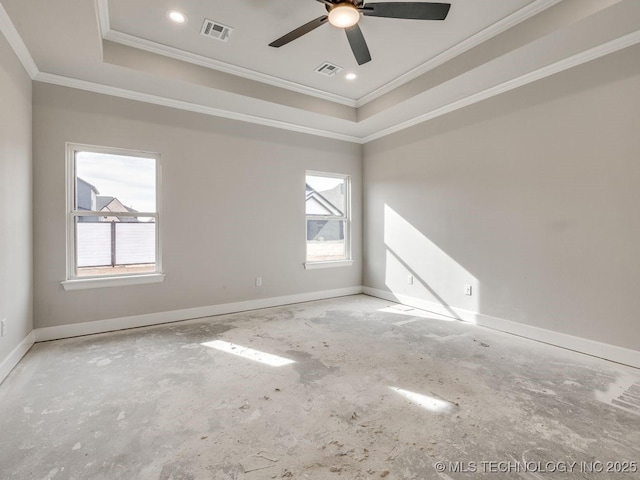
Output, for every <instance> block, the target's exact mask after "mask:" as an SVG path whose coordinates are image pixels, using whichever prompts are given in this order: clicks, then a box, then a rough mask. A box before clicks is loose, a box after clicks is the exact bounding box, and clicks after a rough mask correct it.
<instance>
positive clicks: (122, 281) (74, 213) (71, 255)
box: [62, 142, 164, 290]
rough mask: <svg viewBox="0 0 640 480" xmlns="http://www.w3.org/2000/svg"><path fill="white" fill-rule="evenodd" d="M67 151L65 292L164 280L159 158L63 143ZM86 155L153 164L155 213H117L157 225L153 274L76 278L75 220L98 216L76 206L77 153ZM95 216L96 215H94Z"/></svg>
mask: <svg viewBox="0 0 640 480" xmlns="http://www.w3.org/2000/svg"><path fill="white" fill-rule="evenodd" d="M65 149H66V171H65V173H66V182H65V183H66V185H65V190H66V198H65V201H66V279H65V280H64V281H63V282H62V286H63V287H64V289H65V290H80V289H86V288H100V287H115V286H124V285H138V284H144V283H159V282H162V281H163V280H164V274H163V270H162V241H161V239H162V235H161V216H162V202H161V199H162V163H161V156H160V154H159V153H156V152H148V151H143V150H132V149H125V148H116V147H104V146H96V145H86V144H80V143H70V142H67V143H66V144H65ZM78 152H89V153H98V154H107V155H119V156H127V157H139V158H150V159H153V160H154V161H155V174H156V175H155V181H156V185H155V186H156V209H155V212H136V213H132V212H118V216H120V217H151V218H153V219H154V221H155V226H156V238H155V241H156V245H155V247H156V252H155V253H156V261H155V271H153V272H145V273H125V274H112V275H95V276H82V277H80V276H78V274H77V265H76V264H77V252H76V219H77V218H79V217H86V216H101V215H100V212H96V211H84V210H78V209H77V206H76V195H77V192H76V188H77V182H76V179H77V176H76V153H78ZM96 214H97V215H96Z"/></svg>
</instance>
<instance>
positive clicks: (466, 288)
mask: <svg viewBox="0 0 640 480" xmlns="http://www.w3.org/2000/svg"><path fill="white" fill-rule="evenodd" d="M464 294H465V295H469V296H471V295H472V293H471V285H465V286H464Z"/></svg>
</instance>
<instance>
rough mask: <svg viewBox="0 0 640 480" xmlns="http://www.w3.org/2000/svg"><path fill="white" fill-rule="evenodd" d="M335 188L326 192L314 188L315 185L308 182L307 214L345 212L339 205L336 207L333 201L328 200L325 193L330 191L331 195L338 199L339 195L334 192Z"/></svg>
mask: <svg viewBox="0 0 640 480" xmlns="http://www.w3.org/2000/svg"><path fill="white" fill-rule="evenodd" d="M338 186H339V185H338ZM333 190H335V188H334V189H331V190H327V191H326V192H322V193H320V192H318V191H316V190H314V189H313V187H310V186H309V184H307V187H306V211H307V215H336V216H342V215H343V212H342V211H341V210H340V209H339V208H338V207H336V206H335V205H334V204H333V202H331V201H330V200H328V199H327V198H326V197H325V195H324V194H325V193H327V192H329V195H330V196H334V198H335V199H336V200H338V197H337V196H335V195H333V194H332V191H333ZM340 203H342V202H340Z"/></svg>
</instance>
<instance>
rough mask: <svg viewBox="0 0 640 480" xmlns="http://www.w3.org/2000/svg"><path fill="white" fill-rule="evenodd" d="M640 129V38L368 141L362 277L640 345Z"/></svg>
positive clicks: (579, 333) (527, 321) (573, 331)
mask: <svg viewBox="0 0 640 480" xmlns="http://www.w3.org/2000/svg"><path fill="white" fill-rule="evenodd" d="M638 125H640V47H637V46H636V47H632V48H629V49H626V50H624V51H621V52H618V53H616V54H613V55H610V56H608V57H605V58H602V59H600V60H597V61H594V62H591V63H589V64H585V65H583V66H581V67H578V68H574V69H572V70H569V71H567V72H564V73H562V74H558V75H556V76H553V77H549V78H547V79H545V80H542V81H539V82H537V83H535V84H532V85H529V86H527V87H523V88H520V89H518V90H515V91H512V92H510V93H507V94H504V95H501V96H499V97H496V98H493V99H490V100H487V101H484V102H482V103H479V104H477V105H474V106H472V107H468V108H465V109H463V110H460V111H457V112H454V113H452V114H449V115H446V116H444V117H441V118H439V119H436V120H434V121H431V122H428V123H425V124H422V125H419V126H416V127H413V128H411V129H408V130H405V131H403V132H399V133H397V134H394V135H392V136H388V137H385V138H383V139H380V140H378V141H374V142H372V143H369V144H367V145H366V146H365V147H364V185H365V189H364V204H365V213H364V218H363V225H364V226H365V228H364V231H363V239H364V243H363V248H364V253H363V255H364V257H363V258H364V262H365V268H364V284H365V285H366V286H369V287H372V288H377V289H383V290H389V291H393V292H394V293H399V294H405V295H409V296H412V297H415V298H419V299H422V300H428V301H433V302H437V303H442V304H445V305H448V306H454V307H459V308H464V309H468V310H472V311H477V312H480V313H483V314H486V315H491V316H494V317H499V318H503V319H507V320H512V321H516V322H521V323H524V324H528V325H534V326H537V327H541V328H546V329H551V330H555V331H558V332H563V333H567V334H570V335H575V336H579V337H584V338H588V339H593V340H597V341H600V342H605V343H609V344H613V345H618V346H621V347H626V348H630V349H635V350H640V320H639V318H640V295H638V287H639V286H640V249H639V248H638V246H639V245H640V214H639V213H638V208H639V207H640V135H639V134H638ZM409 274H413V275H414V277H415V281H414V284H413V285H409V284H408V281H407V275H409ZM465 284H470V285H473V286H474V292H473V293H474V295H473V296H471V297H468V296H465V294H464V285H465Z"/></svg>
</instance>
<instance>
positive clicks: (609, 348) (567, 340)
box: [363, 287, 640, 368]
mask: <svg viewBox="0 0 640 480" xmlns="http://www.w3.org/2000/svg"><path fill="white" fill-rule="evenodd" d="M363 293H365V294H367V295H370V296H372V297H378V298H382V299H384V300H389V301H392V302H398V303H401V304H403V305H408V306H410V307H414V308H419V309H421V310H426V311H428V312H433V313H438V314H440V315H444V316H446V317H450V318H456V319H458V320H462V321H464V322H469V323H473V324H475V325H480V326H483V327H488V328H492V329H494V330H499V331H501V332H505V333H510V334H513V335H518V336H520V337H525V338H529V339H531V340H536V341H538V342H542V343H548V344H550V345H555V346H557V347H562V348H566V349H569V350H573V351H576V352H580V353H584V354H587V355H591V356H594V357H598V358H602V359H605V360H610V361H613V362H617V363H622V364H624V365H629V366H631V367H635V368H640V351H637V350H631V349H628V348H624V347H617V346H615V345H610V344H607V343H601V342H596V341H594V340H589V339H588V338H582V337H576V336H573V335H568V334H566V333H560V332H555V331H553V330H547V329H545V328H539V327H534V326H532V325H526V324H524V323H518V322H513V321H511V320H505V319H503V318H498V317H492V316H490V315H485V314H482V313H478V312H472V311H469V310H464V309H462V308H457V307H451V306H448V307H446V308H445V307H444V306H443V305H441V304H439V303H435V302H430V301H428V300H422V299H419V298H415V297H410V296H407V295H401V294H395V293H392V292H388V291H386V290H379V289H377V288H370V287H363Z"/></svg>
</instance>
